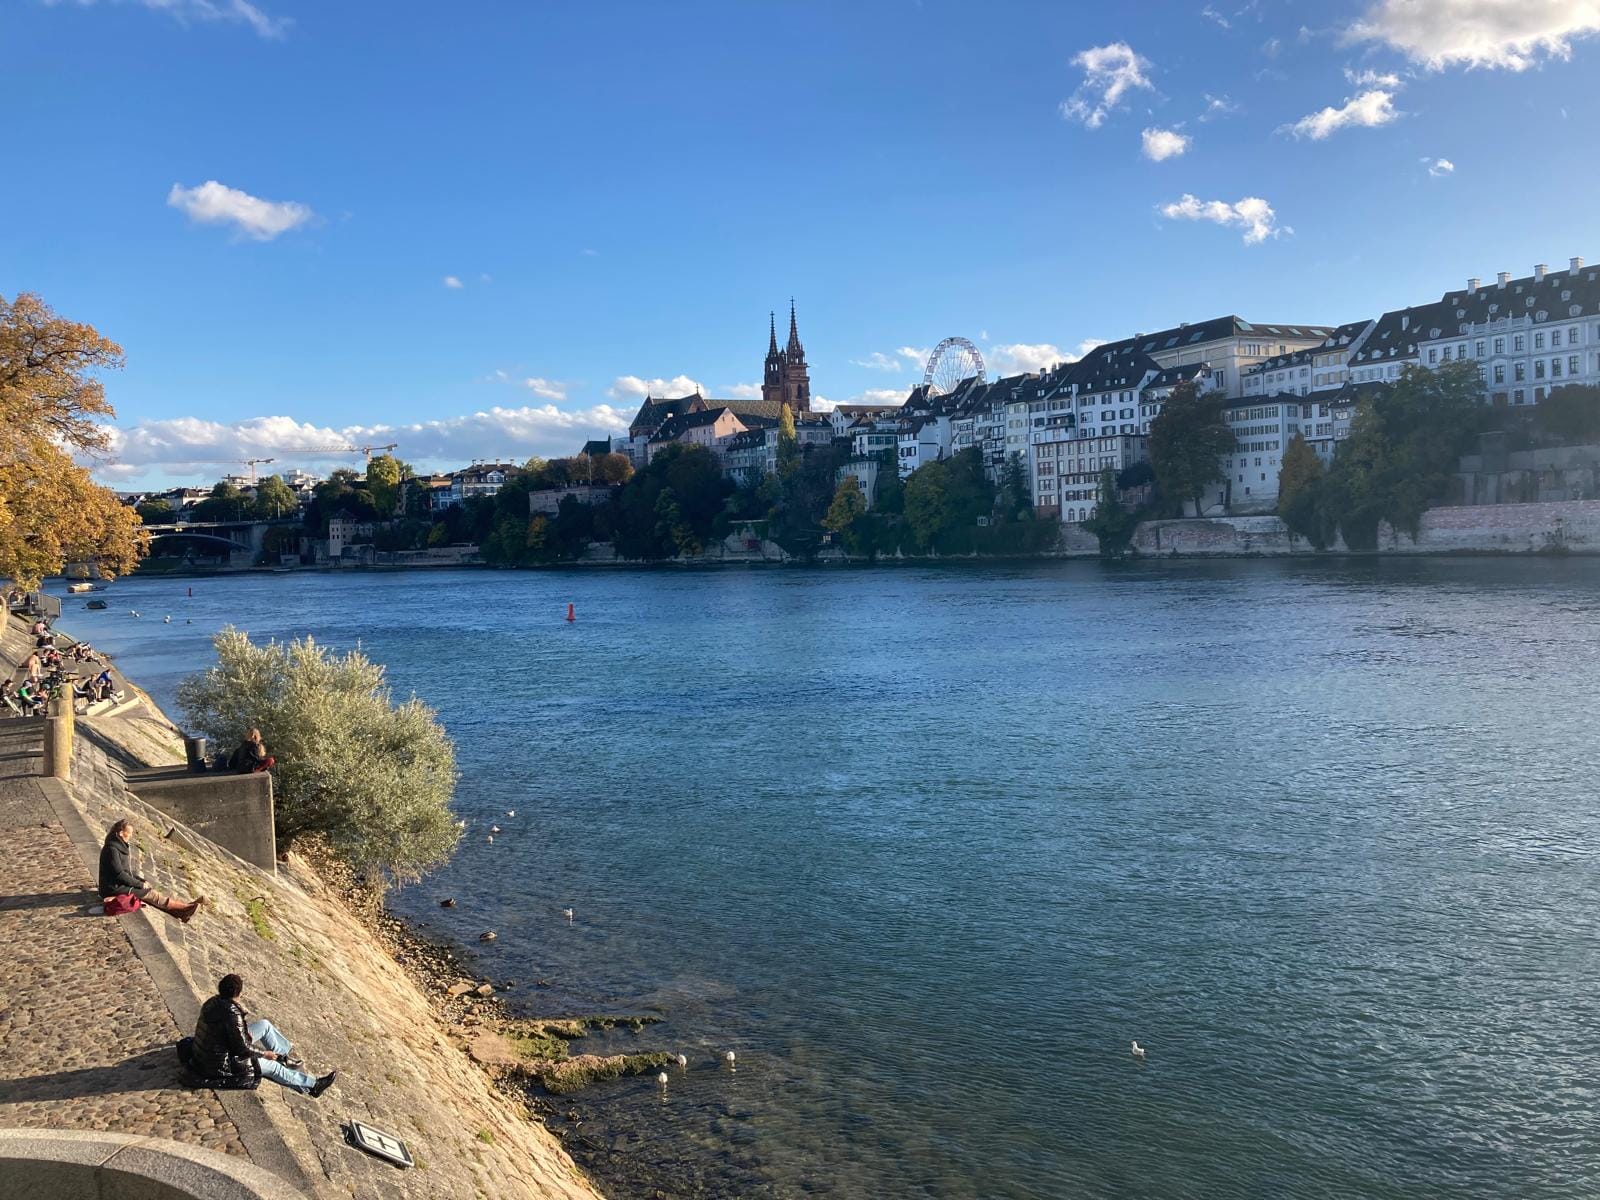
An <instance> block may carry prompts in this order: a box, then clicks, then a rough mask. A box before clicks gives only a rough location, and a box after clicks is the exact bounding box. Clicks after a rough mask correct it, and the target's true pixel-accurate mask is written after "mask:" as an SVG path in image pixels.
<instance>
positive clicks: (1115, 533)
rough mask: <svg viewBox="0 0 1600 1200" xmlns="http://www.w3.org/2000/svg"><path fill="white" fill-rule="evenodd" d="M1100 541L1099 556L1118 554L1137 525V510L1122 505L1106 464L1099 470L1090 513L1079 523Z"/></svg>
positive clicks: (1130, 538) (1107, 556) (1131, 536)
mask: <svg viewBox="0 0 1600 1200" xmlns="http://www.w3.org/2000/svg"><path fill="white" fill-rule="evenodd" d="M1081 524H1082V526H1083V528H1085V529H1087V530H1088V531H1089V532H1090V533H1092V534H1094V536H1095V537H1096V538H1098V539H1099V541H1100V556H1101V557H1102V558H1121V557H1122V556H1123V555H1124V554H1126V553H1127V552H1128V545H1129V544H1130V543H1131V542H1132V541H1133V531H1134V530H1135V529H1137V528H1138V527H1139V518H1138V516H1137V514H1135V513H1131V512H1129V511H1128V510H1127V509H1125V508H1123V507H1122V500H1121V498H1120V497H1119V496H1118V494H1117V477H1116V475H1115V474H1113V473H1112V470H1111V468H1110V467H1107V468H1105V469H1104V470H1103V471H1101V472H1100V491H1099V495H1098V496H1097V497H1096V499H1095V510H1094V516H1092V517H1090V518H1089V519H1088V520H1087V521H1084V522H1082V523H1081Z"/></svg>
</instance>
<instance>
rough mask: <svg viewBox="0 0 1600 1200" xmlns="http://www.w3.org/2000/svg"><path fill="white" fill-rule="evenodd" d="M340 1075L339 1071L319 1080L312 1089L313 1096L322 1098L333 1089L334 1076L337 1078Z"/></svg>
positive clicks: (331, 1072)
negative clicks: (324, 1093) (323, 1094)
mask: <svg viewBox="0 0 1600 1200" xmlns="http://www.w3.org/2000/svg"><path fill="white" fill-rule="evenodd" d="M338 1073H339V1072H337V1071H329V1072H328V1073H327V1074H326V1075H324V1076H323V1077H322V1078H321V1079H319V1080H317V1082H316V1084H315V1085H314V1086H313V1087H312V1089H311V1095H312V1096H320V1095H322V1093H323V1092H325V1091H327V1090H328V1089H329V1088H331V1087H332V1086H333V1079H334V1076H336V1075H337V1074H338Z"/></svg>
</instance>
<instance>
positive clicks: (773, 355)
mask: <svg viewBox="0 0 1600 1200" xmlns="http://www.w3.org/2000/svg"><path fill="white" fill-rule="evenodd" d="M767 324H768V328H769V332H768V336H767V364H766V367H765V368H764V369H763V371H762V373H761V398H762V399H763V400H770V401H772V402H773V403H774V404H777V403H780V402H782V400H783V365H784V362H783V352H782V351H780V350H779V349H778V316H777V314H776V313H768V314H767Z"/></svg>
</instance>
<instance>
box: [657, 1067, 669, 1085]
mask: <svg viewBox="0 0 1600 1200" xmlns="http://www.w3.org/2000/svg"><path fill="white" fill-rule="evenodd" d="M656 1082H657V1083H659V1084H660V1085H661V1086H662V1087H666V1086H667V1073H666V1072H665V1071H663V1072H661V1074H659V1075H657V1076H656Z"/></svg>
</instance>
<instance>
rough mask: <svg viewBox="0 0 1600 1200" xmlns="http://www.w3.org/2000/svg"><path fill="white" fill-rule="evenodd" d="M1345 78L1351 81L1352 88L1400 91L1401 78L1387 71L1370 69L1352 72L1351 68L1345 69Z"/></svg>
mask: <svg viewBox="0 0 1600 1200" xmlns="http://www.w3.org/2000/svg"><path fill="white" fill-rule="evenodd" d="M1344 77H1345V78H1346V79H1347V80H1349V81H1350V86H1351V87H1358V88H1363V87H1364V88H1372V87H1377V88H1385V89H1387V90H1388V91H1391V92H1395V91H1399V90H1400V76H1398V75H1395V74H1393V73H1391V72H1387V71H1374V70H1373V69H1372V68H1371V67H1368V68H1367V69H1365V70H1362V71H1352V70H1351V69H1350V68H1349V67H1346V68H1345V69H1344Z"/></svg>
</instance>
